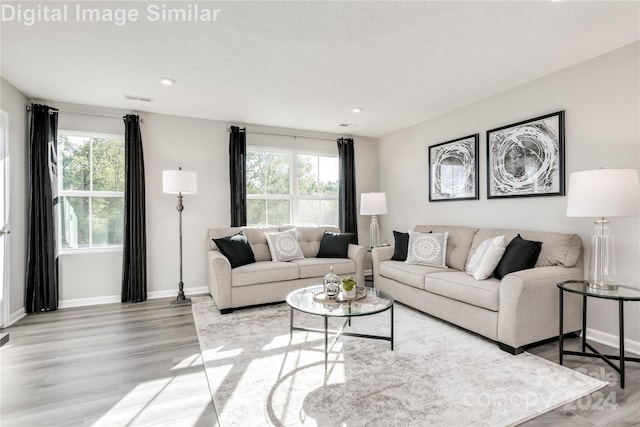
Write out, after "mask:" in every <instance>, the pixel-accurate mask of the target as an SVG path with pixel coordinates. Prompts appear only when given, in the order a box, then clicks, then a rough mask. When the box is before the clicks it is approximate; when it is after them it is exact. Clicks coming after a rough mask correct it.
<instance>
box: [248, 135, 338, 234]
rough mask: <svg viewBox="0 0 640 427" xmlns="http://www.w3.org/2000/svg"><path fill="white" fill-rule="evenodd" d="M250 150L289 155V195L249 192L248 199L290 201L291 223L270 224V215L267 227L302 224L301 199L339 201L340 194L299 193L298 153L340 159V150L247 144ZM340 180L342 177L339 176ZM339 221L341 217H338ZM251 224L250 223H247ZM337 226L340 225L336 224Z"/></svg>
mask: <svg viewBox="0 0 640 427" xmlns="http://www.w3.org/2000/svg"><path fill="white" fill-rule="evenodd" d="M249 151H262V152H266V153H278V154H288V156H289V195H288V196H285V195H270V194H249V193H247V200H288V201H289V218H290V220H291V224H278V225H274V224H269V221H268V219H269V218H268V217H267V218H266V219H267V224H264V225H263V226H265V227H274V226H282V225H300V226H303V225H302V224H301V223H300V201H301V200H335V201H336V202H338V195H337V194H336V196H335V197H331V196H315V195H300V194H298V165H297V163H298V162H297V160H298V155H303V156H316V157H331V158H336V159H338V152H337V150H336V151H335V152H329V151H317V150H305V149H296V148H282V147H269V146H263V145H247V153H248V152H249ZM337 178H338V181H339V179H340V177H339V176H338V177H337ZM336 220H337V221H339V218H336ZM247 225H249V224H247ZM317 225H331V224H317ZM249 226H253V225H249ZM335 226H336V227H337V226H338V225H337V224H335Z"/></svg>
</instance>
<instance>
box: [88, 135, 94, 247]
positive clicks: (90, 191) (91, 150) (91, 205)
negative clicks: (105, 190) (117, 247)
mask: <svg viewBox="0 0 640 427" xmlns="http://www.w3.org/2000/svg"><path fill="white" fill-rule="evenodd" d="M89 193H93V138H91V139H89ZM89 248H93V197H91V196H89Z"/></svg>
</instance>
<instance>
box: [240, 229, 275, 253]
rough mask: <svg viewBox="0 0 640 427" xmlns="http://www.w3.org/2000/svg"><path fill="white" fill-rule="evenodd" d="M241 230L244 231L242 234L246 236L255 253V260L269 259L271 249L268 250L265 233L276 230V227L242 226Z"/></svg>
mask: <svg viewBox="0 0 640 427" xmlns="http://www.w3.org/2000/svg"><path fill="white" fill-rule="evenodd" d="M242 231H244V234H245V235H246V236H247V240H248V241H249V244H250V245H251V249H253V253H254V254H255V255H256V261H271V251H269V244H268V243H267V236H266V235H265V233H274V232H277V231H278V228H275V227H272V228H266V227H260V228H252V227H242Z"/></svg>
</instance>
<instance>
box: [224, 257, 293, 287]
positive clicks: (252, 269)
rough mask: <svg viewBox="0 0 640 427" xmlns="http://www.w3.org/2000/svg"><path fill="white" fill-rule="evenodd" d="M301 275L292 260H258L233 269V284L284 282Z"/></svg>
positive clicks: (248, 284)
mask: <svg viewBox="0 0 640 427" xmlns="http://www.w3.org/2000/svg"><path fill="white" fill-rule="evenodd" d="M299 277H300V274H299V271H298V266H297V265H295V264H293V263H292V262H277V261H276V262H273V261H258V262H255V263H253V264H247V265H243V266H242V267H238V268H234V269H233V270H231V283H232V285H231V286H233V287H237V286H250V285H256V284H259V283H272V282H283V281H286V280H295V279H298V278H299Z"/></svg>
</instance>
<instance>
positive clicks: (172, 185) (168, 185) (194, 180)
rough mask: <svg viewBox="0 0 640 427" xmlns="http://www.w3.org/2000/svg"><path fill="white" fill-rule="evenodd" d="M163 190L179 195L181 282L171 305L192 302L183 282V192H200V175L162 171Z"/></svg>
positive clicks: (187, 172)
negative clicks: (185, 291) (185, 294)
mask: <svg viewBox="0 0 640 427" xmlns="http://www.w3.org/2000/svg"><path fill="white" fill-rule="evenodd" d="M162 192H163V193H166V194H177V195H178V206H176V209H177V210H178V218H179V219H178V227H179V236H180V282H179V283H178V296H177V297H176V299H175V300H173V301H172V302H171V305H185V304H191V299H189V298H187V297H185V296H184V283H183V282H182V211H183V210H184V205H183V204H182V195H183V194H196V193H197V192H198V175H197V174H196V173H195V172H190V171H183V170H182V168H178V170H166V171H162Z"/></svg>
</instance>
